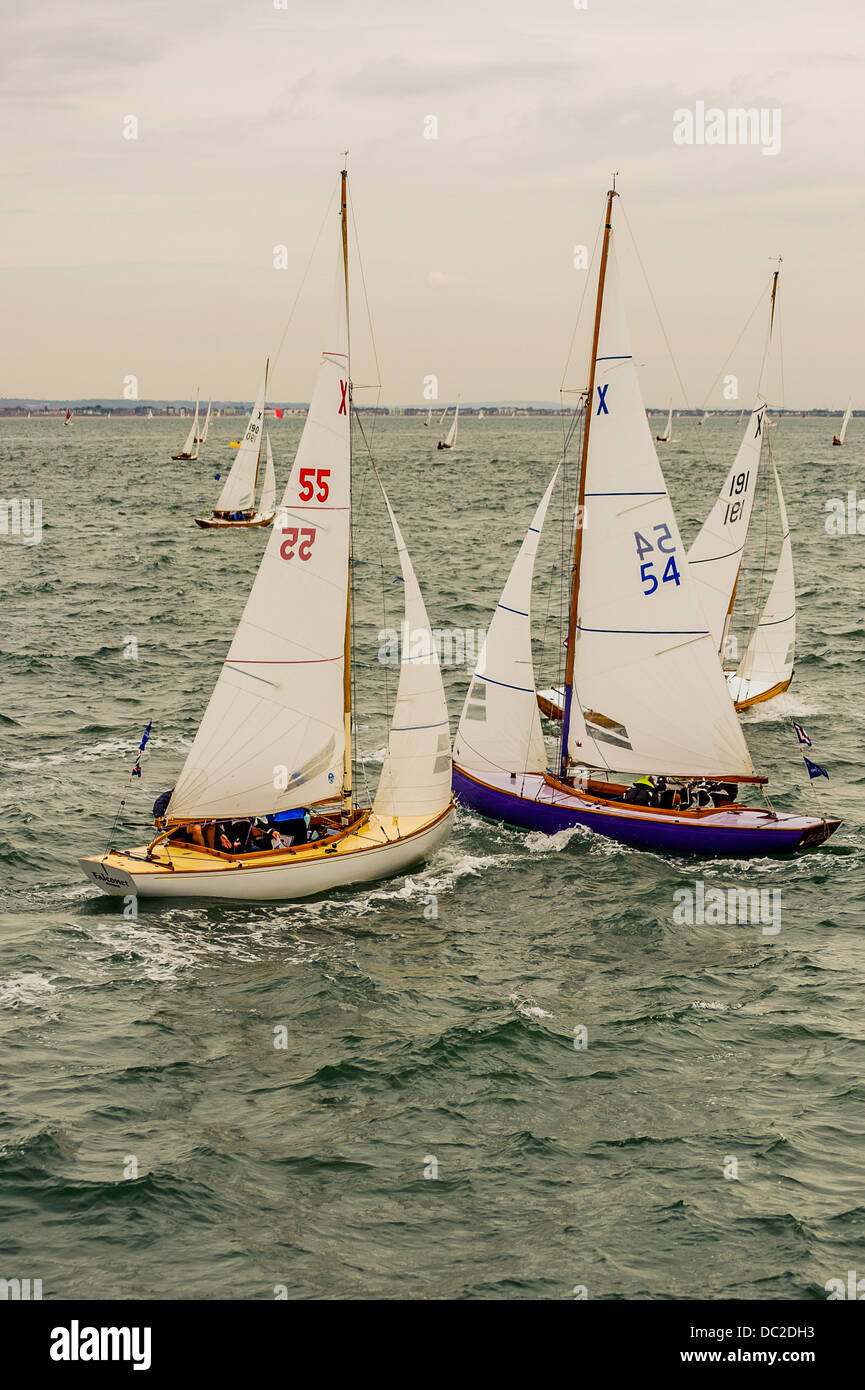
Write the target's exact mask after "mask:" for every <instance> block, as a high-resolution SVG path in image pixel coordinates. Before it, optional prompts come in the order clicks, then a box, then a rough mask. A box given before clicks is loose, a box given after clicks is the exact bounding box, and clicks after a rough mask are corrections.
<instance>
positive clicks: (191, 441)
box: [181, 391, 198, 459]
mask: <svg viewBox="0 0 865 1390" xmlns="http://www.w3.org/2000/svg"><path fill="white" fill-rule="evenodd" d="M181 453H183V454H188V455H189V457H190V458H194V459H197V458H198V392H197V391H196V393H195V414H194V416H193V417H192V425H191V427H190V430H189V434H188V435H187V436H186V443H185V444H184V446H183V448H182V449H181Z"/></svg>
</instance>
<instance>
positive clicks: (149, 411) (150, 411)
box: [147, 410, 153, 420]
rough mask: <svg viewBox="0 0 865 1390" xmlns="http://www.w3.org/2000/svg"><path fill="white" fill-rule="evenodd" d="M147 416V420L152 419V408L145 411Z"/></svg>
mask: <svg viewBox="0 0 865 1390" xmlns="http://www.w3.org/2000/svg"><path fill="white" fill-rule="evenodd" d="M147 418H148V420H152V419H153V411H152V410H148V412H147Z"/></svg>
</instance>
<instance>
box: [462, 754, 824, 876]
mask: <svg viewBox="0 0 865 1390" xmlns="http://www.w3.org/2000/svg"><path fill="white" fill-rule="evenodd" d="M490 776H492V775H491V774H490ZM453 789H454V794H455V796H456V798H457V801H458V802H459V803H460V804H461V805H463V806H470V807H471V808H472V810H475V811H478V812H479V813H480V814H481V815H482V816H486V817H488V818H489V819H490V820H499V821H505V822H507V823H508V824H509V825H516V826H520V827H521V828H522V829H524V830H539V831H541V832H542V833H543V834H545V835H555V834H557V833H558V832H559V831H560V830H570V829H572V828H573V827H574V826H577V825H582V826H585V827H586V828H587V829H588V830H593V831H595V833H596V834H598V835H605V836H607V837H608V838H609V839H612V840H618V841H619V842H620V843H621V844H625V845H631V846H632V847H633V848H634V849H643V850H653V851H655V852H656V853H659V854H699V855H704V856H708V857H715V856H716V855H730V856H732V857H734V858H743V857H747V856H752V855H765V854H785V853H786V854H790V853H793V852H795V851H797V850H800V849H805V848H808V847H810V846H812V845H816V844H820V843H822V841H823V840H826V839H828V838H829V836H830V835H832V834H834V832H835V831H836V830H837V829H838V826H839V825H840V824H841V822H840V821H832V820H830V821H822V820H817V819H816V818H815V817H812V816H787V815H778V816H777V817H774V818H773V817H772V816H771V814H770V813H769V812H768V811H761V810H755V809H752V808H751V807H730V808H720V809H716V810H709V811H697V812H680V813H676V812H670V811H661V810H659V809H656V808H655V807H636V806H629V805H626V804H622V803H615V802H608V801H603V800H601V799H599V798H597V797H593V796H588V795H584V794H582V795H581V793H580V792H579V790H577V789H571V788H569V787H564V786H562V784H561V783H558V782H556V781H555V780H554V779H551V778H547V777H544V776H542V775H541V774H538V773H526V774H525V775H518V776H516V777H514V778H513V780H512V779H511V778H510V776H509V774H507V773H503V774H501V778H500V779H499V778H497V779H496V780H495V781H492V780H489V781H486V780H485V781H481V780H480V779H479V778H477V777H475V776H473V775H472V774H470V773H467V772H464V771H463V769H462V768H459V767H457V766H456V764H454V770H453Z"/></svg>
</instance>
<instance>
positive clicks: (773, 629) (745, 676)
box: [728, 459, 796, 702]
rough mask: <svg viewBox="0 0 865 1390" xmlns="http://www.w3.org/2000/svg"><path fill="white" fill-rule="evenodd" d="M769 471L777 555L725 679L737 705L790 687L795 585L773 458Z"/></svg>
mask: <svg viewBox="0 0 865 1390" xmlns="http://www.w3.org/2000/svg"><path fill="white" fill-rule="evenodd" d="M772 472H773V474H774V477H775V493H776V496H777V498H778V515H779V519H780V523H781V554H780V557H779V560H778V568H777V570H776V571H775V578H774V579H773V581H772V587H771V589H770V590H769V597H768V598H767V600H766V604H765V606H764V608H763V612H762V614H761V616H760V621H759V623H758V624H757V626H756V628H755V629H754V631H753V633H752V634H751V639H750V641H749V643H748V646H747V648H746V651H745V655H744V656H743V657H742V660H741V661H740V663H739V665H738V667H737V669H736V671H735V673H733V674H732V675H730V676H729V677H728V681H729V686H730V694H731V695H732V697H733V699H734V700H736V701H739V702H742V701H745V700H752V701H753V700H757V699H761V698H766V696H767V695H768V693H769V691H776V692H780V690H783V689H786V687H787V686H788V685H789V684H790V680H791V677H792V675H793V658H794V655H795V650H796V583H795V578H794V574H793V551H792V547H791V545H790V525H789V522H788V520H787V508H786V505H785V503H784V494H783V492H782V491H781V479H780V478H779V476H778V469H777V468H776V466H775V460H774V459H772Z"/></svg>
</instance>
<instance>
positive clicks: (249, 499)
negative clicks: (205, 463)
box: [214, 371, 267, 512]
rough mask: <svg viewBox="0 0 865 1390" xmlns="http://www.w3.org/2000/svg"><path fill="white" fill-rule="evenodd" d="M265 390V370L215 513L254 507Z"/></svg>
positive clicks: (245, 510) (262, 430)
mask: <svg viewBox="0 0 865 1390" xmlns="http://www.w3.org/2000/svg"><path fill="white" fill-rule="evenodd" d="M266 391H267V372H266V371H265V374H264V381H263V382H262V383H261V387H260V388H259V392H258V396H257V397H256V401H255V405H254V406H253V407H252V410H251V411H250V415H249V420H248V421H247V424H246V430H245V432H244V435H243V439H242V440H241V442H240V448H239V449H238V451H237V453H236V455H235V458H234V463H233V464H232V465H231V472H230V473H229V475H228V477H227V478H226V480H225V484H224V486H223V489H222V491H221V493H220V494H219V501H218V502H217V504H216V507H215V509H214V510H215V511H217V512H248V511H251V510H252V509H253V507H254V506H255V489H256V487H257V485H258V464H259V459H260V458H261V440H262V435H263V432H264V398H265V393H266Z"/></svg>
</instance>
